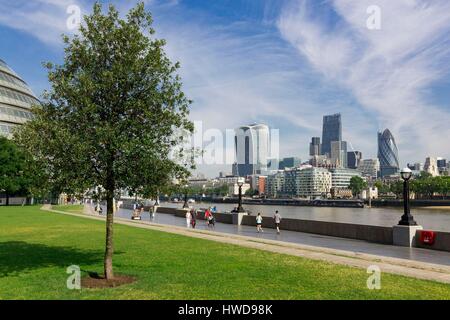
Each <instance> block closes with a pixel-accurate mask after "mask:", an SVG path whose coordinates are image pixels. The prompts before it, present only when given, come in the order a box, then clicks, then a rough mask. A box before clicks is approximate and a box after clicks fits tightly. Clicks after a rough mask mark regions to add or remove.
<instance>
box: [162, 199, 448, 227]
mask: <svg viewBox="0 0 450 320" xmlns="http://www.w3.org/2000/svg"><path fill="white" fill-rule="evenodd" d="M161 205H162V206H167V207H179V208H181V207H182V206H183V203H182V202H181V203H169V202H164V203H162V204H161ZM214 206H216V207H217V211H219V212H230V211H231V210H233V208H234V207H235V206H236V204H233V203H209V202H199V203H194V204H193V207H194V208H195V209H201V208H207V207H214ZM244 208H245V209H246V210H249V211H250V213H251V214H252V215H256V214H258V212H260V213H261V215H262V216H266V217H267V216H272V215H273V214H274V213H275V210H278V211H279V212H280V213H281V215H282V216H283V217H285V218H293V219H302V220H317V221H331V222H342V223H355V224H368V225H378V226H388V227H391V226H393V225H396V224H398V221H399V220H400V217H401V216H402V214H403V210H402V208H400V207H379V208H373V207H372V208H333V207H305V206H302V207H296V206H273V205H254V204H248V205H247V204H246V205H244ZM411 213H412V215H413V216H414V218H415V220H416V221H417V222H418V223H419V224H420V225H422V226H423V227H424V228H425V229H431V230H436V231H446V232H450V208H447V207H433V208H427V207H422V208H412V209H411Z"/></svg>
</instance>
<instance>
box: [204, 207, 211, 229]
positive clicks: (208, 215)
mask: <svg viewBox="0 0 450 320" xmlns="http://www.w3.org/2000/svg"><path fill="white" fill-rule="evenodd" d="M210 216H211V211H209V209H206V210H205V220H206V225H207V226H209V217H210Z"/></svg>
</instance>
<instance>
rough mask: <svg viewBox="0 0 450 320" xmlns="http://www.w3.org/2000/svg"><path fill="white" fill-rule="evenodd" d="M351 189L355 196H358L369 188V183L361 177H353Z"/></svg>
mask: <svg viewBox="0 0 450 320" xmlns="http://www.w3.org/2000/svg"><path fill="white" fill-rule="evenodd" d="M349 188H350V189H351V190H352V193H353V195H354V196H357V195H359V194H360V193H361V191H363V190H364V189H365V188H367V182H366V181H365V180H364V179H363V178H361V177H359V176H353V177H352V178H351V179H350V185H349Z"/></svg>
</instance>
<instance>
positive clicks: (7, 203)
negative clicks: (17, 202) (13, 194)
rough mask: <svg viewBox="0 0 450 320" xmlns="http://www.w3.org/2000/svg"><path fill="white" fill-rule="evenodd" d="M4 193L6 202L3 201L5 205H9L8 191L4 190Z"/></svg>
mask: <svg viewBox="0 0 450 320" xmlns="http://www.w3.org/2000/svg"><path fill="white" fill-rule="evenodd" d="M5 195H6V203H5V205H7V206H9V193H8V192H6V194H5Z"/></svg>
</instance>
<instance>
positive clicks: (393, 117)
mask: <svg viewBox="0 0 450 320" xmlns="http://www.w3.org/2000/svg"><path fill="white" fill-rule="evenodd" d="M111 2H112V3H115V4H119V2H118V1H111ZM146 3H147V5H148V8H149V9H150V10H151V11H152V12H153V15H154V19H155V24H156V25H157V27H158V34H157V36H158V37H163V38H165V39H167V42H168V43H167V50H168V53H169V55H170V56H171V57H173V58H174V59H177V60H179V61H180V62H181V65H182V69H181V70H182V72H181V76H182V78H183V82H184V84H185V88H186V93H187V94H188V95H189V97H190V98H192V99H193V100H194V104H193V105H192V113H191V119H192V120H203V121H204V123H205V128H218V129H221V130H224V129H225V128H236V127H239V126H241V125H243V124H247V123H251V122H258V123H266V124H267V125H269V126H270V127H271V128H279V129H280V157H281V158H282V157H289V156H299V157H300V158H302V159H306V157H307V155H308V154H309V142H310V139H311V137H312V136H319V135H320V127H321V121H322V116H323V115H324V114H333V113H336V112H340V113H341V114H342V118H343V133H342V135H343V137H345V138H344V140H346V141H348V142H349V146H348V149H349V151H352V150H358V151H361V152H362V153H363V155H364V158H366V159H367V158H375V157H376V156H377V137H376V133H377V132H378V131H380V130H382V129H384V128H389V129H390V130H391V131H392V134H393V135H394V136H395V138H396V142H397V146H398V149H399V158H400V166H401V167H404V166H406V164H407V163H413V162H423V161H424V159H425V158H426V157H428V156H435V157H444V158H450V154H449V150H450V142H448V141H445V139H442V138H441V137H442V136H450V128H449V126H448V123H450V116H449V108H450V105H449V103H448V101H449V100H450V95H449V93H448V92H449V91H450V90H448V87H449V83H450V76H449V70H448V63H446V62H447V61H448V58H449V49H448V45H447V44H448V42H449V41H450V39H449V34H450V33H449V32H448V31H449V26H448V24H447V23H446V21H448V18H449V17H450V13H449V12H450V4H449V3H448V2H446V1H433V2H427V3H428V5H427V6H426V9H425V10H426V12H427V13H429V14H419V13H418V8H417V7H416V6H414V5H411V4H410V2H408V1H396V2H395V3H392V2H389V1H379V4H380V7H381V9H382V13H383V14H382V17H383V18H382V19H383V20H382V25H381V26H382V27H381V30H377V31H374V30H367V29H366V28H365V23H366V20H367V14H366V9H367V5H368V4H369V2H368V1H359V2H358V4H353V3H351V2H350V1H331V2H326V3H321V4H317V3H314V2H313V1H261V2H259V3H257V4H255V3H254V2H250V1H243V0H242V1H235V2H233V4H230V3H228V2H227V3H226V2H216V3H215V4H214V5H213V4H202V6H201V7H200V5H199V3H198V1H170V2H167V1H156V0H155V1H146ZM70 4H78V5H79V7H80V8H81V11H82V13H87V12H89V11H90V8H91V5H92V3H91V2H90V1H60V2H55V1H47V0H38V1H33V3H28V2H25V1H15V2H9V3H6V2H2V3H1V4H0V36H1V37H2V43H1V44H0V52H1V56H2V58H3V59H4V60H5V61H6V62H7V63H8V64H9V65H10V66H11V67H12V69H14V70H15V71H16V72H17V73H18V74H20V75H21V77H22V78H23V79H24V80H25V81H26V82H27V83H28V84H29V85H30V87H31V88H32V90H33V91H34V93H35V94H37V95H40V94H41V93H42V90H44V89H45V88H47V86H48V84H47V80H46V72H45V69H44V68H43V67H42V66H41V62H43V61H49V60H51V61H61V60H62V54H61V53H59V52H60V50H59V49H60V48H61V47H62V42H61V40H60V36H59V35H60V34H61V33H68V34H71V30H67V27H66V20H67V18H68V16H69V15H68V14H67V7H68V6H69V5H70ZM132 5H133V4H132V3H123V4H120V7H127V8H128V7H131V6H132ZM127 8H121V11H124V10H125V9H127ZM122 9H123V10H122ZM312 12H314V15H313V14H312ZM186 17H189V19H186ZM430 17H431V18H430ZM430 19H431V20H430ZM333 26H338V27H339V28H333ZM410 35H414V38H412V37H411V36H410ZM446 45H447V46H446ZM308 48H312V49H311V50H307V49H308ZM430 57H433V59H431V58H430ZM429 60H430V61H433V63H431V62H428V61H429ZM348 66H351V67H352V68H351V69H352V70H348ZM236 93H238V94H236ZM223 110H226V111H227V112H226V113H225V112H223ZM227 168H228V167H227V166H225V167H224V166H219V167H215V166H206V167H204V168H199V171H200V172H205V173H206V174H207V175H215V174H216V173H217V172H219V171H224V170H228V171H231V169H229V168H228V169H227Z"/></svg>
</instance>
